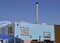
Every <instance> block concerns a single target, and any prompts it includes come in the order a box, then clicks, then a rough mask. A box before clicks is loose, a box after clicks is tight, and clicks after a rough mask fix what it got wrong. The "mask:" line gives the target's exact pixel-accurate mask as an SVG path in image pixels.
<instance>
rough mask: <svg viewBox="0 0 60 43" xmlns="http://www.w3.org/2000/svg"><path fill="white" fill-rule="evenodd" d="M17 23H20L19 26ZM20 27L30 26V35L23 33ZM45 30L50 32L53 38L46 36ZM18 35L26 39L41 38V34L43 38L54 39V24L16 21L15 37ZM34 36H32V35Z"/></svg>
mask: <svg viewBox="0 0 60 43" xmlns="http://www.w3.org/2000/svg"><path fill="white" fill-rule="evenodd" d="M17 24H19V25H18V26H17ZM20 27H28V29H29V36H24V35H21V31H20V29H21V28H20ZM44 32H50V36H51V38H44ZM17 35H18V38H20V39H23V40H24V39H25V40H33V39H37V40H39V36H41V40H44V39H50V40H54V26H53V25H47V24H30V23H27V24H21V23H20V22H15V35H14V36H15V37H16V36H17ZM30 36H32V37H30Z"/></svg>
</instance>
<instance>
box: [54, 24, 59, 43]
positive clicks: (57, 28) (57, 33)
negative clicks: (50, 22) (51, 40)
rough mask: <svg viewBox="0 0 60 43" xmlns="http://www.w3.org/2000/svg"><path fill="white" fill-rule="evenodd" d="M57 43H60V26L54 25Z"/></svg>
mask: <svg viewBox="0 0 60 43" xmlns="http://www.w3.org/2000/svg"><path fill="white" fill-rule="evenodd" d="M54 31H55V43H60V25H54Z"/></svg>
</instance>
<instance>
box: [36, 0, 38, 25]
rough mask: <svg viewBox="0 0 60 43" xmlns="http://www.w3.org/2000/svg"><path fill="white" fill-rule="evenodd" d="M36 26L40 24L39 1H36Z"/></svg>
mask: <svg viewBox="0 0 60 43" xmlns="http://www.w3.org/2000/svg"><path fill="white" fill-rule="evenodd" d="M36 24H38V0H36Z"/></svg>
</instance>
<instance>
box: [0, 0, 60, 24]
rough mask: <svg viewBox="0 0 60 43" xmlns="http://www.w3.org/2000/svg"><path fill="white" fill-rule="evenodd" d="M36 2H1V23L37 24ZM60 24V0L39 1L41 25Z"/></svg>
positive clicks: (10, 0) (21, 0)
mask: <svg viewBox="0 0 60 43" xmlns="http://www.w3.org/2000/svg"><path fill="white" fill-rule="evenodd" d="M35 2H36V0H0V21H6V20H7V21H11V22H15V21H26V22H29V23H35V21H36V20H35V17H36V13H35V12H36V11H35V10H36V4H35ZM42 22H45V23H47V24H60V0H39V23H42Z"/></svg>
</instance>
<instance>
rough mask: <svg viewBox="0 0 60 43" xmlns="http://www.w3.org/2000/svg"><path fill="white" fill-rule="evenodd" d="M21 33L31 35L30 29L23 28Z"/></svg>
mask: <svg viewBox="0 0 60 43" xmlns="http://www.w3.org/2000/svg"><path fill="white" fill-rule="evenodd" d="M21 35H26V36H28V35H29V29H21Z"/></svg>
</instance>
